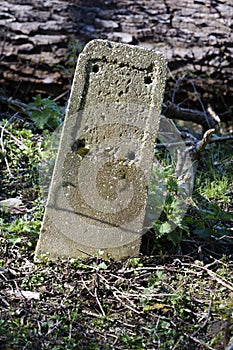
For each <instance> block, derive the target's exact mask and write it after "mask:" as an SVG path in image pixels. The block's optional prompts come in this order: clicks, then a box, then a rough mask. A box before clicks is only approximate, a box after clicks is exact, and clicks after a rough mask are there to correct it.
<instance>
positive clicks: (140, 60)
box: [81, 39, 166, 69]
mask: <svg viewBox="0 0 233 350" xmlns="http://www.w3.org/2000/svg"><path fill="white" fill-rule="evenodd" d="M81 55H85V56H86V57H88V56H90V57H91V58H92V59H103V58H105V59H107V60H110V61H114V63H115V61H116V60H117V62H119V63H120V64H125V65H133V66H135V67H137V68H139V69H140V68H141V69H147V68H148V66H150V65H152V64H155V63H157V64H158V65H159V66H160V67H162V68H164V69H166V61H165V57H164V55H163V53H162V52H159V51H156V50H151V49H148V48H143V47H139V46H133V45H129V44H123V43H116V42H113V41H109V40H102V39H94V40H91V41H90V42H89V43H88V44H87V45H86V46H85V48H84V50H83V51H82V53H81Z"/></svg>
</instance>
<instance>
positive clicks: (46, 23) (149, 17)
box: [0, 0, 233, 118]
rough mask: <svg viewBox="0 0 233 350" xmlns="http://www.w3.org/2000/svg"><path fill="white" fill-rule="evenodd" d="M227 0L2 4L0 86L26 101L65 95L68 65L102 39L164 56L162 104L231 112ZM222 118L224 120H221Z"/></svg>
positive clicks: (24, 0)
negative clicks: (40, 95)
mask: <svg viewBox="0 0 233 350" xmlns="http://www.w3.org/2000/svg"><path fill="white" fill-rule="evenodd" d="M232 18H233V2H232V0H184V1H182V2H178V1H174V0H156V1H155V0H154V1H151V0H141V1H133V0H106V1H101V0H99V1H94V0H73V1H72V0H70V1H62V0H47V1H44V0H8V1H1V4H0V38H1V43H0V84H1V86H2V87H3V88H4V89H5V90H7V92H8V95H10V96H13V97H17V98H20V99H23V100H26V98H27V97H31V96H32V95H35V94H37V93H44V94H47V95H50V96H52V97H57V96H58V95H60V94H62V93H64V92H65V91H68V90H69V89H70V84H71V80H72V74H73V68H74V66H75V63H76V58H77V55H78V54H79V52H80V51H81V49H82V47H83V46H84V45H85V43H87V42H88V41H89V40H91V39H94V38H103V39H109V40H114V41H119V42H126V43H129V44H134V45H140V46H144V47H147V48H153V49H157V50H160V51H162V52H164V54H165V56H166V58H167V61H168V67H169V77H170V78H169V79H168V86H170V87H171V88H172V91H173V96H171V94H170V95H169V94H168V95H167V96H166V98H167V99H170V100H172V102H173V103H174V102H175V103H183V101H188V103H186V102H184V103H183V107H192V108H197V106H199V109H201V108H202V109H203V106H201V104H203V105H204V107H207V102H206V101H207V100H208V102H210V103H211V104H212V107H213V108H214V109H215V110H216V111H217V112H218V113H222V115H223V116H224V115H225V116H228V118H229V115H230V114H229V113H230V110H231V108H232V109H233V102H232V95H233V75H232V68H233V67H232V66H233V64H232V63H233V20H232ZM227 113H228V114H227Z"/></svg>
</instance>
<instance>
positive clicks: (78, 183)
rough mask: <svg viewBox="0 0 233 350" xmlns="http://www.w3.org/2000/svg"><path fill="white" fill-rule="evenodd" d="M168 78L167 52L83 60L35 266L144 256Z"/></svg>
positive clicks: (122, 51) (103, 45) (95, 45)
mask: <svg viewBox="0 0 233 350" xmlns="http://www.w3.org/2000/svg"><path fill="white" fill-rule="evenodd" d="M165 76H166V63H165V60H164V57H163V55H162V54H161V53H160V52H157V51H153V50H148V49H144V48H141V47H137V46H130V45H127V44H119V43H114V42H109V41H104V40H93V41H91V42H89V43H88V44H87V46H86V47H85V48H84V50H83V52H82V53H81V54H80V56H79V59H78V63H77V68H76V72H75V77H74V81H73V86H72V91H71V97H70V101H69V106H68V109H67V115H66V118H65V123H64V127H63V131H62V136H61V141H60V147H59V151H58V156H57V160H56V164H55V169H54V173H53V177H52V183H51V186H50V190H49V197H48V201H47V205H46V209H45V214H44V219H43V223H42V228H41V233H40V238H39V241H38V244H37V248H36V253H35V260H36V261H39V260H40V259H41V256H42V255H43V254H48V256H49V258H50V259H52V260H55V259H56V258H58V257H79V256H84V257H86V256H88V255H96V254H98V252H99V251H101V252H102V254H103V255H102V256H107V255H110V256H112V257H113V258H116V259H117V258H122V257H125V256H135V255H138V253H139V248H140V243H141V236H142V234H143V221H144V216H145V207H146V202H147V189H148V185H149V183H150V175H151V169H152V159H153V153H154V144H155V139H156V134H157V130H158V125H159V119H160V109H161V104H162V98H163V91H164V85H165Z"/></svg>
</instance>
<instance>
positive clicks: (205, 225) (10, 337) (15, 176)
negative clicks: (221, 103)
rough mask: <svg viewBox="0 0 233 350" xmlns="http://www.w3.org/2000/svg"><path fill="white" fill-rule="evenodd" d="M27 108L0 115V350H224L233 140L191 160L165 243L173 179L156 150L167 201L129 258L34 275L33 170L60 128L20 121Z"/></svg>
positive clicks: (232, 254)
mask: <svg viewBox="0 0 233 350" xmlns="http://www.w3.org/2000/svg"><path fill="white" fill-rule="evenodd" d="M38 101H39V98H37V102H38ZM34 103H35V102H34ZM39 103H40V102H39ZM45 104H46V106H47V107H46V108H48V110H50V111H51V110H53V112H54V104H53V103H51V105H50V104H49V101H47V102H46V103H45ZM48 106H49V107H48ZM36 108H38V106H36V105H35V104H34V105H32V106H29V109H28V116H25V115H21V114H20V113H16V114H13V113H12V111H9V110H4V111H3V113H2V114H1V118H2V119H1V122H0V127H1V129H0V135H1V155H0V164H1V169H2V176H1V182H2V183H1V194H0V196H1V198H0V201H3V200H7V199H8V202H0V203H1V208H0V209H1V218H0V241H1V245H0V286H1V287H0V295H1V299H0V312H1V319H0V349H5V350H12V349H25V350H26V349H33V350H35V349H49V350H50V349H53V350H58V349H61V350H63V349H95V350H97V349H147V350H150V349H223V348H225V349H226V348H227V345H229V344H230V343H231V341H232V340H231V338H232V337H233V327H232V321H233V302H232V300H233V259H232V258H233V237H232V236H233V234H232V229H233V224H232V222H233V220H232V219H233V207H232V196H233V189H232V183H233V176H232V161H233V158H232V154H233V152H232V151H233V145H232V141H231V140H230V139H229V140H223V141H222V142H220V141H216V142H211V143H210V144H209V145H208V146H207V148H206V149H205V150H204V151H203V152H202V153H201V155H200V157H199V159H198V166H197V171H196V176H195V186H194V190H193V192H192V197H191V198H190V199H189V206H188V210H187V213H186V214H185V216H184V217H183V218H182V220H181V221H180V223H179V226H178V227H177V228H176V230H175V231H174V232H172V233H169V232H166V230H164V227H166V225H163V224H164V223H167V221H166V220H168V218H169V213H170V210H171V208H172V207H174V205H175V204H176V199H177V198H176V195H177V187H176V186H177V181H176V180H177V179H176V178H175V177H174V176H173V170H172V169H173V168H172V160H171V162H170V163H169V155H168V154H167V152H166V150H164V148H163V147H161V148H158V149H156V157H157V159H159V161H160V163H161V164H163V166H164V168H163V171H164V174H165V175H164V176H165V177H164V179H165V180H166V186H167V197H166V202H165V207H164V211H163V213H162V214H161V217H160V218H159V219H158V220H157V222H155V223H154V224H153V228H152V229H151V230H150V231H149V232H148V233H147V235H146V236H145V237H144V238H143V245H142V249H141V253H140V255H139V256H136V257H131V258H129V259H124V260H122V261H113V260H111V259H110V258H109V259H107V260H106V259H105V260H103V259H102V258H101V252H99V253H98V256H97V257H90V258H88V259H83V260H80V259H68V260H64V261H62V260H58V261H57V262H53V263H52V262H50V261H49V260H48V259H47V258H46V257H44V261H43V262H41V263H37V264H35V263H34V261H33V257H34V250H35V246H36V242H37V239H38V235H39V230H40V225H41V220H42V217H43V211H44V199H43V194H42V192H41V187H42V186H41V182H40V179H41V177H40V174H41V172H39V169H41V165H39V164H41V163H42V165H43V164H45V163H43V162H45V161H44V160H43V159H44V158H43V157H45V156H46V152H47V151H48V141H46V140H47V138H46V136H48V135H51V130H49V129H48V128H47V126H48V125H47V124H49V125H50V126H51V125H52V129H53V130H54V129H55V127H56V126H57V125H56V123H57V124H59V123H60V120H59V118H58V114H59V109H56V108H55V112H54V113H50V114H49V112H48V110H47V114H46V120H43V118H42V119H41V116H39V119H36V115H34V116H33V115H32V113H31V114H30V110H37V109H36ZM37 116H38V115H37ZM41 123H42V124H41ZM43 123H44V124H43ZM46 123H47V124H46ZM41 126H42V128H41ZM181 127H183V126H181ZM230 127H231V126H230V125H225V124H224V125H221V129H220V130H218V131H217V132H216V134H217V135H218V136H221V137H222V136H223V135H224V136H226V135H228V134H229V131H230ZM42 129H43V131H42ZM186 131H187V129H186ZM193 131H194V132H195V129H193ZM49 151H50V152H51V149H50V150H49ZM52 151H53V150H52ZM53 152H54V153H56V151H53ZM49 154H50V155H51V153H49ZM49 157H50V156H49ZM47 158H48V157H47ZM47 158H46V159H47ZM42 170H43V168H42ZM152 193H153V191H152ZM15 198H16V199H15ZM10 199H11V202H10V201H9V200H10ZM12 200H13V203H12ZM17 200H18V202H17ZM161 227H163V230H161ZM229 349H230V348H229Z"/></svg>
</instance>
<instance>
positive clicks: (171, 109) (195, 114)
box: [163, 102, 217, 132]
mask: <svg viewBox="0 0 233 350" xmlns="http://www.w3.org/2000/svg"><path fill="white" fill-rule="evenodd" d="M163 113H164V115H165V116H166V117H167V118H169V119H179V120H185V121H190V122H193V123H196V124H199V125H201V126H202V127H203V131H204V132H205V131H207V130H208V129H212V128H215V127H216V125H217V121H216V120H215V119H214V118H213V116H212V115H211V114H210V113H208V112H206V113H205V112H201V111H198V110H193V109H188V108H182V107H178V105H176V104H174V103H171V102H168V103H167V104H165V103H164V104H163Z"/></svg>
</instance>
